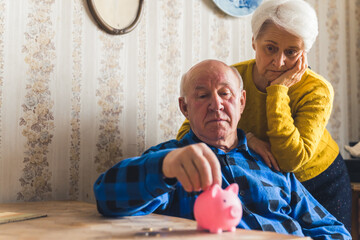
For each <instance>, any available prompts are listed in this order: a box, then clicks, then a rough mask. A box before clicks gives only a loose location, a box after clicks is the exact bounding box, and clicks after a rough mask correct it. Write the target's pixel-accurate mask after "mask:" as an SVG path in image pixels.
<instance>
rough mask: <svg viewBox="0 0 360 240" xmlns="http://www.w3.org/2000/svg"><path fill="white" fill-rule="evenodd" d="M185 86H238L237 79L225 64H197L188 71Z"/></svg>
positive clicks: (192, 87)
mask: <svg viewBox="0 0 360 240" xmlns="http://www.w3.org/2000/svg"><path fill="white" fill-rule="evenodd" d="M188 74H189V75H188V79H187V86H188V88H190V89H198V88H200V87H203V88H212V87H215V88H217V87H221V86H229V87H232V88H238V87H239V80H238V79H237V76H235V74H234V73H233V71H232V69H231V68H230V67H228V66H226V65H215V66H214V65H210V66H206V65H203V66H198V67H195V68H193V69H191V70H190V71H189V72H188Z"/></svg>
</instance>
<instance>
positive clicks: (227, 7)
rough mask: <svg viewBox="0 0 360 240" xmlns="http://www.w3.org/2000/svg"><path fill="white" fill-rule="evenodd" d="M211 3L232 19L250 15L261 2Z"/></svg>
mask: <svg viewBox="0 0 360 240" xmlns="http://www.w3.org/2000/svg"><path fill="white" fill-rule="evenodd" d="M213 2H214V3H215V4H216V6H218V8H220V9H221V10H222V11H223V12H224V13H226V14H228V15H230V16H233V17H240V16H244V15H248V14H251V13H252V12H253V11H254V10H255V9H256V8H257V7H258V6H259V5H260V3H261V2H262V0H213Z"/></svg>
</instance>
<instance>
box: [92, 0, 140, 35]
mask: <svg viewBox="0 0 360 240" xmlns="http://www.w3.org/2000/svg"><path fill="white" fill-rule="evenodd" d="M95 1H97V0H86V2H87V5H88V7H89V10H90V13H91V15H92V17H93V18H94V20H95V21H96V22H97V24H98V25H99V27H100V28H101V29H102V30H104V31H105V32H107V33H109V34H113V35H121V34H126V33H129V32H131V31H132V30H134V29H135V27H136V26H137V24H138V23H139V21H140V18H141V15H142V12H143V5H144V0H138V1H139V5H138V9H137V11H136V15H135V16H133V17H132V18H133V20H132V21H131V20H130V21H131V22H130V24H128V25H127V26H125V27H122V28H117V27H116V26H113V25H111V24H110V23H109V21H106V20H105V19H104V17H103V16H102V15H101V13H100V12H99V9H98V7H97V6H96V2H95ZM132 1H135V0H132ZM124 7H126V6H124ZM115 14H116V13H115Z"/></svg>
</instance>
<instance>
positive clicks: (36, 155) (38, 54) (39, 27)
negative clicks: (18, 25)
mask: <svg viewBox="0 0 360 240" xmlns="http://www.w3.org/2000/svg"><path fill="white" fill-rule="evenodd" d="M29 3H30V4H31V6H30V8H31V12H30V13H29V14H28V16H27V21H28V23H27V27H28V30H27V31H26V32H25V33H24V35H25V39H26V41H25V45H24V46H23V50H22V52H23V53H24V54H25V58H24V61H25V63H26V64H27V65H28V69H27V76H28V77H27V83H26V86H25V89H26V94H25V98H24V103H23V104H22V106H21V108H22V117H21V118H20V121H19V125H20V126H22V127H23V130H22V135H23V136H24V137H25V138H26V145H25V146H24V149H23V150H24V153H25V158H24V159H23V163H24V166H23V171H22V175H21V177H20V179H19V182H20V184H21V191H20V192H18V193H17V200H29V201H35V200H47V199H51V191H52V183H51V175H52V172H51V169H50V168H49V160H48V157H47V153H48V152H49V145H50V143H51V141H52V138H53V130H54V123H53V120H54V116H53V109H52V107H53V104H54V103H53V100H52V98H51V95H52V93H51V91H50V90H49V87H48V83H49V81H50V79H51V77H52V74H53V69H54V59H55V57H56V51H55V46H54V42H53V38H54V35H55V32H54V29H53V24H52V19H51V13H52V7H53V5H54V0H47V1H43V0H30V1H29Z"/></svg>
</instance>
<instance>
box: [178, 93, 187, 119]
mask: <svg viewBox="0 0 360 240" xmlns="http://www.w3.org/2000/svg"><path fill="white" fill-rule="evenodd" d="M179 108H180V111H181V112H182V114H183V115H184V116H185V117H186V118H187V119H188V115H189V114H188V109H187V103H186V100H185V97H179Z"/></svg>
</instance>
